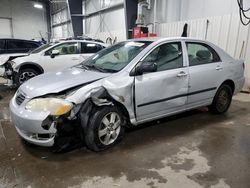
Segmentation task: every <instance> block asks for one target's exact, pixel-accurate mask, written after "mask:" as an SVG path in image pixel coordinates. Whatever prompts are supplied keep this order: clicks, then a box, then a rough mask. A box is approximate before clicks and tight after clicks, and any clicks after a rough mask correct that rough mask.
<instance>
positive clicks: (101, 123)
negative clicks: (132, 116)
mask: <svg viewBox="0 0 250 188" xmlns="http://www.w3.org/2000/svg"><path fill="white" fill-rule="evenodd" d="M90 118H91V119H90V122H89V125H88V127H87V128H86V130H85V131H84V132H85V142H86V145H87V147H88V148H89V149H90V150H93V151H101V150H105V149H108V148H110V147H111V146H113V145H114V144H116V143H117V142H118V141H119V140H121V139H122V137H123V135H124V123H125V119H124V117H123V115H122V113H121V111H120V110H119V109H118V108H117V107H115V106H105V107H100V108H99V109H97V111H96V112H95V113H94V114H93V115H92V116H91V117H90Z"/></svg>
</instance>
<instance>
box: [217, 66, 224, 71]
mask: <svg viewBox="0 0 250 188" xmlns="http://www.w3.org/2000/svg"><path fill="white" fill-rule="evenodd" d="M215 69H216V70H221V69H223V68H222V67H221V66H217V67H216V68H215Z"/></svg>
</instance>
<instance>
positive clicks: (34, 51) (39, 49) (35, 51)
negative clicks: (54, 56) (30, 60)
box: [30, 43, 55, 54]
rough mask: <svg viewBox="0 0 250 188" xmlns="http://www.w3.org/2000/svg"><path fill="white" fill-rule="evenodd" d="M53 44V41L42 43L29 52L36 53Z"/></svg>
mask: <svg viewBox="0 0 250 188" xmlns="http://www.w3.org/2000/svg"><path fill="white" fill-rule="evenodd" d="M54 44H55V43H49V44H44V45H42V46H40V47H38V48H36V49H34V50H32V51H31V52H30V53H31V54H37V53H39V52H41V51H43V50H44V49H46V48H48V47H50V46H53V45H54Z"/></svg>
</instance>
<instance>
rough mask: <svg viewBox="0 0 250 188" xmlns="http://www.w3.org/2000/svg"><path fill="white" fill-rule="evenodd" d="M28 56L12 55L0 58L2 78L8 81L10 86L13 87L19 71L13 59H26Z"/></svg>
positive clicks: (0, 74)
mask: <svg viewBox="0 0 250 188" xmlns="http://www.w3.org/2000/svg"><path fill="white" fill-rule="evenodd" d="M27 55H28V54H12V55H8V54H7V55H1V56H0V77H2V78H4V79H7V80H8V81H9V85H13V80H14V77H15V74H16V73H17V71H16V70H15V64H16V63H15V62H14V61H13V59H15V58H18V57H24V56H27Z"/></svg>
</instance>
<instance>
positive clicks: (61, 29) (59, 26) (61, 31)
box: [51, 8, 74, 39]
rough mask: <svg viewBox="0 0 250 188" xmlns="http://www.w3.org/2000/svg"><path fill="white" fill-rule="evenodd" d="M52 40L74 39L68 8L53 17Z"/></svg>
mask: <svg viewBox="0 0 250 188" xmlns="http://www.w3.org/2000/svg"><path fill="white" fill-rule="evenodd" d="M51 17H52V35H51V38H52V39H61V38H68V37H73V36H74V33H73V29H72V23H71V18H70V15H69V10H68V8H65V9H62V10H61V11H59V12H57V13H56V14H53V15H52V16H51Z"/></svg>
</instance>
